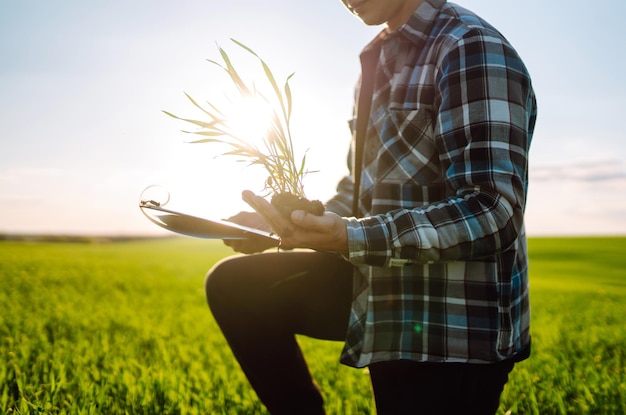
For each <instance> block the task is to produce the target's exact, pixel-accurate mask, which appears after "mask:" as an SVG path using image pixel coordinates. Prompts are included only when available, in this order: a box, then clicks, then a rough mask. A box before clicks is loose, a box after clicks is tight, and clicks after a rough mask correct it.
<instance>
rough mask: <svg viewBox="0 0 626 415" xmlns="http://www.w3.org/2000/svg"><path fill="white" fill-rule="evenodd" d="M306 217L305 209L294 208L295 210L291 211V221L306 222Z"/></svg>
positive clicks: (296, 222) (297, 223)
mask: <svg viewBox="0 0 626 415" xmlns="http://www.w3.org/2000/svg"><path fill="white" fill-rule="evenodd" d="M305 217H306V212H305V211H304V210H294V211H293V212H291V221H292V222H293V223H295V224H296V225H299V224H301V223H302V222H304V219H305Z"/></svg>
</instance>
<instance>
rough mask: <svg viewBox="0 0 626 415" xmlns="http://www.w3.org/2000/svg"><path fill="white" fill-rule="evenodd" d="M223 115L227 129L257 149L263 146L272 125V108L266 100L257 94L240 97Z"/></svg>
mask: <svg viewBox="0 0 626 415" xmlns="http://www.w3.org/2000/svg"><path fill="white" fill-rule="evenodd" d="M225 115H226V117H227V121H226V122H227V124H228V127H229V129H231V130H232V131H233V132H234V133H235V134H236V135H237V136H238V137H241V138H242V139H243V140H244V141H245V142H246V143H248V144H250V145H252V146H255V147H257V148H259V149H261V148H262V147H263V146H264V140H265V139H266V137H267V135H268V132H269V130H270V128H271V125H272V110H271V108H270V105H269V103H268V102H267V101H265V100H264V99H263V98H261V97H259V96H247V97H241V98H240V99H238V100H236V101H234V102H233V103H232V107H231V108H230V112H229V113H228V114H225ZM261 151H263V150H261Z"/></svg>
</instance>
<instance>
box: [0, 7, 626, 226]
mask: <svg viewBox="0 0 626 415" xmlns="http://www.w3.org/2000/svg"><path fill="white" fill-rule="evenodd" d="M458 3H459V4H460V5H462V6H464V7H466V8H469V9H471V10H473V11H474V12H476V13H478V14H479V15H480V16H482V17H484V18H485V19H487V20H488V21H489V22H491V23H492V24H493V25H495V26H496V27H497V28H498V29H499V30H500V31H501V32H502V33H503V34H504V35H505V36H506V37H507V38H508V39H509V41H511V43H512V44H513V46H514V47H515V48H516V49H517V51H518V52H519V53H520V55H521V56H522V58H523V59H524V61H525V63H526V65H527V67H528V69H529V71H530V73H531V76H532V78H533V84H534V87H535V90H536V93H537V97H538V104H539V118H538V122H537V127H536V131H535V136H534V139H533V144H532V147H531V152H530V188H529V196H528V205H527V209H526V229H527V232H528V234H529V235H530V236H545V235H609V234H622V235H623V234H626V196H625V195H626V137H625V135H626V133H625V132H624V129H623V128H622V125H623V123H622V120H623V118H624V116H625V115H624V110H625V109H626V105H625V99H626V77H625V76H624V70H623V68H625V67H626V48H624V46H623V44H622V42H621V40H622V39H623V33H622V26H623V22H622V19H623V16H624V15H626V3H625V2H623V1H621V0H607V1H605V2H603V3H602V4H601V5H600V4H599V3H598V4H597V5H596V4H595V3H589V2H583V1H582V0H574V1H565V0H556V1H545V0H527V1H524V2H519V1H518V2H511V1H507V0H466V1H462V0H459V1H458ZM380 29H381V28H380V27H367V26H365V25H364V24H363V23H362V22H361V21H359V20H358V19H357V18H356V17H354V16H352V15H350V14H349V13H348V12H347V10H346V9H345V8H344V7H343V5H342V4H341V1H340V0H315V1H311V2H299V1H293V0H292V1H287V0H273V1H272V0H270V1H263V2H261V1H258V0H237V1H229V2H225V1H222V0H220V1H217V0H204V1H200V0H180V1H176V2H173V1H159V0H133V1H132V2H131V1H121V0H106V1H104V0H95V1H90V2H84V1H78V0H59V1H56V2H50V1H44V0H23V1H19V2H18V1H9V0H0V233H45V234H55V233H56V234H58V233H62V234H78V235H81V234H89V235H94V234H96V235H136V234H140V235H156V234H162V232H163V231H162V230H160V229H159V228H158V227H156V226H155V225H153V224H152V223H150V222H149V221H147V220H146V219H145V218H144V217H143V216H142V214H141V212H140V210H139V208H138V201H139V199H140V195H141V193H142V191H143V190H144V188H146V187H147V186H150V185H160V186H162V188H164V189H167V191H169V193H170V196H171V202H170V204H169V205H168V207H171V208H172V209H177V210H182V211H185V212H188V213H191V214H194V215H198V216H204V217H209V218H224V217H228V216H230V215H231V214H234V213H236V212H237V211H239V210H242V209H247V206H246V205H244V204H243V202H241V201H240V193H241V190H243V189H250V190H253V191H257V192H260V191H261V189H262V187H263V178H264V176H263V173H262V172H259V171H257V170H254V169H250V168H245V166H244V165H243V164H242V163H237V162H236V161H235V160H234V159H232V158H228V157H219V151H216V150H217V149H216V148H215V147H214V146H211V145H207V144H190V143H188V141H189V140H190V136H189V135H188V134H184V133H183V132H181V130H182V129H184V128H186V126H185V125H183V124H182V123H180V122H178V121H176V120H174V119H172V118H170V117H168V116H167V115H165V114H164V113H163V110H166V111H170V112H173V113H176V114H177V115H181V116H192V115H197V113H196V112H194V109H193V107H192V106H191V104H190V103H189V101H187V100H186V98H185V96H184V93H185V92H186V93H189V94H190V95H191V96H193V97H194V98H197V99H199V100H213V99H214V98H215V99H216V97H217V98H219V97H223V96H224V94H225V93H226V92H225V91H226V90H227V87H228V83H227V82H225V78H224V77H223V74H222V73H221V72H220V71H219V68H217V67H216V66H214V65H212V64H210V63H208V62H207V59H213V60H217V59H219V54H218V52H217V47H218V45H219V46H221V47H223V48H225V49H226V50H227V51H229V52H231V53H232V55H233V58H236V59H237V62H238V63H239V65H240V67H242V68H244V71H246V70H248V71H250V76H251V79H255V80H257V79H262V77H263V74H262V72H260V69H259V67H258V66H256V65H255V62H254V61H253V60H250V59H249V57H247V56H245V55H244V54H238V49H237V47H236V46H235V45H234V44H233V43H231V42H230V40H229V39H231V38H234V39H237V40H239V41H241V42H243V43H245V44H247V45H248V46H250V47H251V48H252V49H254V50H255V51H256V52H257V53H258V54H259V55H260V56H261V57H262V58H263V59H264V60H265V61H266V62H267V63H268V65H269V66H270V67H271V68H272V70H273V71H274V72H275V73H276V76H277V78H279V79H282V80H284V79H285V78H286V77H287V76H288V75H289V74H291V73H294V76H293V78H291V81H290V85H291V89H292V94H293V100H294V109H293V121H292V127H293V136H294V139H295V140H296V151H297V152H299V154H304V153H305V152H306V154H307V164H308V166H309V169H310V170H318V172H316V173H311V174H310V175H308V176H307V177H306V179H305V189H306V193H307V196H309V198H313V199H321V200H325V199H327V198H328V197H330V196H331V195H332V194H333V192H334V189H335V185H336V183H337V181H338V180H339V179H340V178H341V177H342V176H343V175H344V174H345V173H346V172H347V170H346V163H345V160H346V152H347V149H348V146H349V140H350V134H349V130H348V128H347V120H348V119H349V118H350V114H351V111H352V93H353V87H354V84H355V81H356V79H357V77H358V74H359V61H358V54H359V52H360V50H361V49H362V48H363V46H364V45H365V44H366V43H368V42H369V40H370V39H371V38H372V37H373V36H375V34H376V33H377V32H378V31H379V30H380ZM255 71H256V72H255Z"/></svg>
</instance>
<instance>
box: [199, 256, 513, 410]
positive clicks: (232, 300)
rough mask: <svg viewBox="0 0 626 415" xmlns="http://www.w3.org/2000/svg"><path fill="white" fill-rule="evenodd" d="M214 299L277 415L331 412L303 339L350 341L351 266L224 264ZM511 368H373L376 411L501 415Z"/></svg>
mask: <svg viewBox="0 0 626 415" xmlns="http://www.w3.org/2000/svg"><path fill="white" fill-rule="evenodd" d="M206 291H207V299H208V303H209V306H210V308H211V311H212V312H213V315H214V317H215V319H216V321H217V323H218V324H219V326H220V328H221V329H222V332H223V333H224V336H225V337H226V340H227V341H228V344H229V345H230V347H231V349H232V351H233V353H234V355H235V357H236V358H237V361H238V362H239V364H240V366H241V368H242V369H243V371H244V373H245V374H246V376H247V378H248V380H249V381H250V384H251V385H252V387H253V388H254V390H255V391H256V393H257V395H258V396H259V399H260V400H261V401H262V402H263V404H264V405H265V406H266V407H267V408H268V410H269V411H270V413H272V414H273V415H277V414H289V415H293V414H298V415H307V414H324V413H325V412H324V402H323V398H322V395H321V393H320V391H319V389H318V387H317V386H316V384H315V382H314V381H313V379H312V377H311V375H310V373H309V370H308V367H307V365H306V363H305V361H304V358H303V356H302V352H301V350H300V347H299V346H298V344H297V342H296V339H295V335H296V334H303V335H306V336H309V337H314V338H318V339H324V340H338V341H341V340H344V338H345V334H346V328H347V325H348V317H349V313H350V303H351V300H352V265H351V264H350V263H348V262H346V261H345V260H344V259H343V258H341V257H340V256H338V255H335V254H328V253H321V252H309V251H287V252H281V253H276V252H271V253H265V254H257V255H247V256H237V257H232V258H229V259H226V260H223V261H221V262H220V263H218V264H216V265H215V266H214V267H213V269H211V271H210V272H209V274H208V276H207V280H206ZM512 368H513V363H508V362H507V363H498V364H491V365H469V364H460V363H459V364H450V363H417V362H410V361H392V362H382V363H376V364H373V365H371V366H370V367H369V369H370V376H371V380H372V386H373V390H374V398H375V401H376V408H377V413H378V414H380V415H387V414H450V413H462V414H474V413H475V414H493V413H495V412H496V409H497V407H498V404H499V399H500V393H501V392H502V389H503V387H504V385H505V383H506V381H507V377H508V373H509V372H510V371H511V369H512Z"/></svg>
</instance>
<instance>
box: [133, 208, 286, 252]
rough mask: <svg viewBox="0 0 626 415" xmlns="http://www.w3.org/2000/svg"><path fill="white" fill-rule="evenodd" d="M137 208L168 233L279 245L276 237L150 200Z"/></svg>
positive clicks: (269, 233)
mask: <svg viewBox="0 0 626 415" xmlns="http://www.w3.org/2000/svg"><path fill="white" fill-rule="evenodd" d="M139 208H140V209H141V212H142V213H143V214H144V216H145V217H146V218H148V220H149V221H150V222H152V223H154V224H155V225H158V226H160V227H162V228H163V229H167V230H168V231H170V232H175V233H179V234H182V235H186V236H192V237H195V238H206V239H223V240H226V239H256V238H261V239H264V240H266V241H270V242H273V243H274V244H275V246H278V245H279V243H280V238H279V237H278V235H276V234H274V233H271V232H266V231H262V230H259V229H255V228H250V227H247V226H242V225H237V224H235V223H232V222H228V221H224V220H211V219H206V218H200V217H197V216H193V215H188V214H185V213H181V212H177V211H174V210H170V209H165V208H163V207H161V206H160V205H159V204H158V203H157V202H154V201H152V200H149V201H146V200H142V201H140V202H139Z"/></svg>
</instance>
